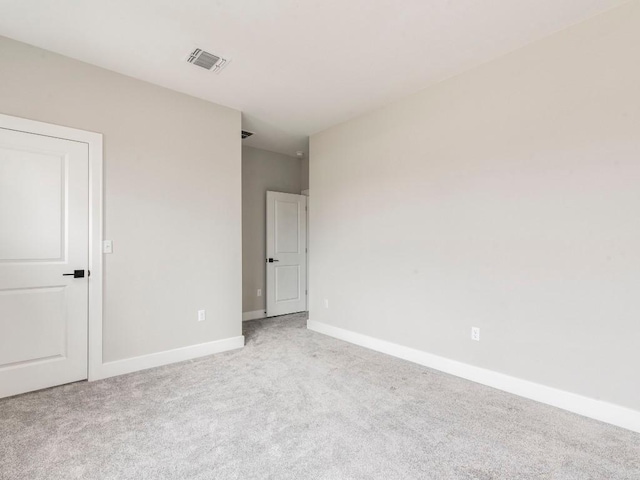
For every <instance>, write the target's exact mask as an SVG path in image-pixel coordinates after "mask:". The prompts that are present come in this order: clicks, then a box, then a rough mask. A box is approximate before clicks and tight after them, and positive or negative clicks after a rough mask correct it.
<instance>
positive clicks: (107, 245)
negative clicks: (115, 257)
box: [102, 240, 113, 253]
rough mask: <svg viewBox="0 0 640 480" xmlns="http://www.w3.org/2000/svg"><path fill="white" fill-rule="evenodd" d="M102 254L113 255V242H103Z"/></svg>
mask: <svg viewBox="0 0 640 480" xmlns="http://www.w3.org/2000/svg"><path fill="white" fill-rule="evenodd" d="M102 253H113V240H103V241H102Z"/></svg>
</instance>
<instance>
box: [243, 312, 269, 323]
mask: <svg viewBox="0 0 640 480" xmlns="http://www.w3.org/2000/svg"><path fill="white" fill-rule="evenodd" d="M259 318H267V312H266V311H265V310H254V311H253V312H242V321H243V322H248V321H249V320H258V319H259Z"/></svg>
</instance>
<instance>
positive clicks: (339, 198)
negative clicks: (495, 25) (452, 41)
mask: <svg viewBox="0 0 640 480" xmlns="http://www.w3.org/2000/svg"><path fill="white" fill-rule="evenodd" d="M638 45H640V4H639V3H638V2H633V3H631V4H628V5H626V6H624V7H622V8H620V9H618V10H615V11H612V12H609V13H606V14H604V15H602V16H600V17H597V18H595V19H592V20H589V21H588V22H586V23H583V24H580V25H577V26H575V27H573V28H571V29H569V30H566V31H563V32H561V33H558V34H556V35H554V36H553V37H550V38H548V39H545V40H543V41H541V42H537V43H535V44H533V45H530V46H528V47H527V48H524V49H522V50H520V51H517V52H515V53H513V54H510V55H508V56H506V57H503V58H501V59H499V60H497V61H494V62H492V63H489V64H486V65H484V66H482V67H480V68H477V69H475V70H473V71H471V72H468V73H465V74H463V75H460V76H458V77H455V78H452V79H450V80H448V81H445V82H443V83H440V84H438V85H435V86H433V87H430V88H428V89H426V90H424V91H422V92H419V93H418V94H415V95H413V96H411V97H409V98H406V99H404V100H402V101H399V102H397V103H395V104H393V105H390V106H388V107H387V108H384V109H382V110H379V111H376V112H373V113H371V114H369V115H366V116H362V117H360V118H357V119H355V120H352V121H349V122H347V123H344V124H342V125H339V126H335V127H333V128H330V129H328V130H327V131H324V132H322V133H319V134H317V135H314V136H313V137H312V138H311V158H312V162H311V192H312V202H311V206H310V228H311V234H310V239H311V245H310V252H311V283H310V295H311V319H312V320H315V321H319V322H325V323H327V324H330V325H334V326H338V327H342V328H344V329H348V330H352V331H355V332H358V333H362V334H365V335H369V336H372V337H376V338H380V339H384V340H387V341H391V342H395V343H398V344H401V345H406V346H409V347H413V348H417V349H420V350H423V351H427V352H431V353H434V354H437V355H441V356H444V357H448V358H451V359H455V360H458V361H462V362H466V363H469V364H473V365H477V366H480V367H484V368H488V369H491V370H495V371H498V372H503V373H506V374H509V375H512V376H515V377H520V378H523V379H526V380H530V381H534V382H538V383H541V384H544V385H548V386H552V387H556V388H559V389H562V390H567V391H570V392H575V393H578V394H581V395H585V396H588V397H592V398H596V399H601V400H605V401H608V402H612V403H615V404H619V405H622V406H626V407H630V408H633V409H638V410H640V383H639V382H638V365H640V348H639V345H638V339H640V300H639V299H640V294H639V288H640V213H639V212H640V62H638ZM323 299H329V305H330V308H329V309H326V308H324V305H323ZM472 326H478V327H480V328H481V341H480V342H473V341H471V340H470V329H471V327H472Z"/></svg>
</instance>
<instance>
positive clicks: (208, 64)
mask: <svg viewBox="0 0 640 480" xmlns="http://www.w3.org/2000/svg"><path fill="white" fill-rule="evenodd" d="M187 62H189V63H193V64H194V65H197V66H198V67H202V68H204V69H206V70H209V71H212V72H219V71H220V70H222V68H223V67H224V66H225V64H226V63H227V60H226V59H225V58H222V57H220V56H218V55H214V54H213V53H209V52H205V51H204V50H202V49H200V48H196V49H195V50H194V51H193V52H191V55H189V58H188V59H187Z"/></svg>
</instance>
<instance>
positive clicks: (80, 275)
mask: <svg viewBox="0 0 640 480" xmlns="http://www.w3.org/2000/svg"><path fill="white" fill-rule="evenodd" d="M62 276H63V277H70V276H73V278H84V270H74V271H73V273H63V274H62Z"/></svg>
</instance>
